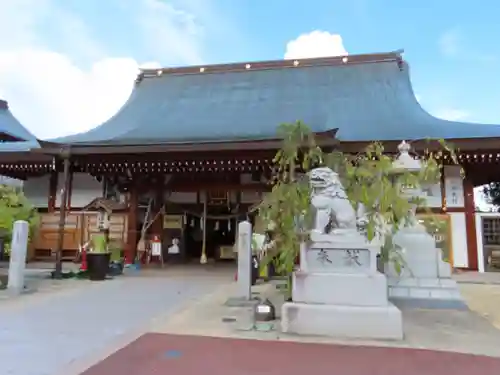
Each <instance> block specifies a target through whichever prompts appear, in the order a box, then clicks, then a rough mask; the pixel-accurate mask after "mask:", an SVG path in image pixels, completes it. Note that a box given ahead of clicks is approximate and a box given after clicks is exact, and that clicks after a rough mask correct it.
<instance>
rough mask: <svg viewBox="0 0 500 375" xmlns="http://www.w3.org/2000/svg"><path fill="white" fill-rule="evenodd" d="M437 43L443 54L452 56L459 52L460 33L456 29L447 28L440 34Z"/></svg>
mask: <svg viewBox="0 0 500 375" xmlns="http://www.w3.org/2000/svg"><path fill="white" fill-rule="evenodd" d="M438 45H439V49H440V51H441V53H442V54H443V55H445V56H448V57H454V56H456V55H457V54H458V53H459V45H460V34H459V33H458V31H457V30H456V29H452V30H448V31H446V32H444V33H443V34H441V36H440V37H439V40H438Z"/></svg>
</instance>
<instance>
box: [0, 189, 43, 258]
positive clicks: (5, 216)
mask: <svg viewBox="0 0 500 375" xmlns="http://www.w3.org/2000/svg"><path fill="white" fill-rule="evenodd" d="M17 220H25V221H27V222H28V223H29V226H30V238H32V235H33V233H34V231H35V229H36V228H37V227H38V223H39V216H38V213H37V211H36V209H35V208H34V207H33V206H32V205H31V204H30V202H29V201H28V199H26V197H25V196H24V194H23V193H22V191H20V190H19V189H17V188H15V187H12V186H8V185H0V230H2V231H3V233H4V234H5V244H6V249H7V250H9V249H10V241H11V240H12V229H13V226H14V222H16V221H17Z"/></svg>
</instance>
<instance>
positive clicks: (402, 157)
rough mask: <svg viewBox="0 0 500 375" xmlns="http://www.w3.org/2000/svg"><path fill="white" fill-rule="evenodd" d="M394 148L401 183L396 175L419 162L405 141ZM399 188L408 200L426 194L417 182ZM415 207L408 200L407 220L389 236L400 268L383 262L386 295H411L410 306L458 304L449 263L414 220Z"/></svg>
mask: <svg viewBox="0 0 500 375" xmlns="http://www.w3.org/2000/svg"><path fill="white" fill-rule="evenodd" d="M398 150H399V155H398V157H397V158H396V160H394V163H393V173H394V178H395V181H396V183H401V182H398V175H399V176H401V175H402V174H404V173H414V174H418V173H420V171H421V169H422V163H421V162H420V161H419V160H417V159H415V158H413V157H412V156H411V155H410V154H409V151H410V145H409V144H408V143H406V142H405V141H403V142H401V144H400V145H399V146H398ZM402 190H403V194H404V196H406V197H407V198H408V200H409V201H410V202H411V201H412V200H414V199H415V198H417V199H426V197H427V194H425V193H424V192H423V190H422V188H421V186H419V185H416V186H402ZM416 209H417V204H416V203H415V204H412V209H411V214H410V220H411V222H410V223H405V224H406V225H404V226H403V227H401V228H399V230H398V232H397V233H396V234H395V235H394V237H393V242H394V244H395V245H396V246H397V247H398V248H399V249H400V255H401V257H400V258H401V259H400V260H401V261H402V263H403V264H402V266H403V269H402V272H401V273H400V274H398V272H396V267H394V266H395V265H394V263H393V262H389V264H387V265H386V268H385V273H386V275H387V282H388V286H389V296H390V297H392V298H393V299H404V300H408V299H411V300H413V301H414V302H415V301H416V302H417V304H416V305H415V304H414V306H419V305H418V303H419V302H418V301H422V300H426V301H427V302H425V303H426V304H425V306H430V305H433V304H435V306H436V307H440V306H441V304H443V306H444V305H446V306H453V305H456V306H457V307H462V305H463V301H462V299H461V296H460V292H459V290H458V287H457V285H456V282H455V281H454V280H452V279H451V267H450V265H449V264H448V263H446V262H444V261H443V259H442V252H441V249H439V248H437V247H436V241H435V239H434V237H433V236H432V235H431V234H429V233H428V232H427V230H426V229H425V227H424V226H423V225H422V224H421V223H420V222H419V221H418V220H417V217H416ZM429 301H431V302H429ZM412 303H413V302H412ZM429 303H430V304H429ZM422 306H424V305H422Z"/></svg>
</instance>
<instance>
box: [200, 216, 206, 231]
mask: <svg viewBox="0 0 500 375" xmlns="http://www.w3.org/2000/svg"><path fill="white" fill-rule="evenodd" d="M204 219H205V218H204V217H203V216H202V217H201V218H200V229H201V230H205V225H204Z"/></svg>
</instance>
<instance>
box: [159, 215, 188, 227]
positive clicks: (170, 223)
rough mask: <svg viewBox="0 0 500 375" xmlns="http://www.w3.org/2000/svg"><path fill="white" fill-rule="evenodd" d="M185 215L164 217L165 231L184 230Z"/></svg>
mask: <svg viewBox="0 0 500 375" xmlns="http://www.w3.org/2000/svg"><path fill="white" fill-rule="evenodd" d="M183 218H184V216H183V215H163V229H182V227H183V226H184V219H183Z"/></svg>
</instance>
